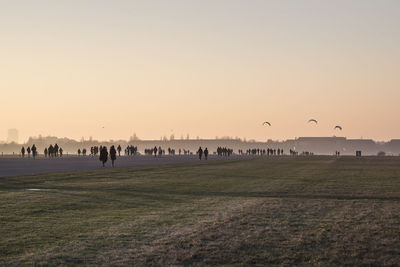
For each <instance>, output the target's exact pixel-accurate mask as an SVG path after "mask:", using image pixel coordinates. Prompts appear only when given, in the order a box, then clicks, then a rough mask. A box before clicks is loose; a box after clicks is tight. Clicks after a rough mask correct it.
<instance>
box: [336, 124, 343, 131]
mask: <svg viewBox="0 0 400 267" xmlns="http://www.w3.org/2000/svg"><path fill="white" fill-rule="evenodd" d="M336 129H339V130H343V129H342V126H339V125H336V126H335V128H334V130H336Z"/></svg>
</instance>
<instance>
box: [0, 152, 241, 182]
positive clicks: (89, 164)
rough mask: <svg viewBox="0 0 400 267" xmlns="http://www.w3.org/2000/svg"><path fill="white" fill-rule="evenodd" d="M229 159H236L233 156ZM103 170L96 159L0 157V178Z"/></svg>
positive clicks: (140, 160) (123, 160)
mask: <svg viewBox="0 0 400 267" xmlns="http://www.w3.org/2000/svg"><path fill="white" fill-rule="evenodd" d="M230 158H238V156H233V157H230ZM218 159H226V158H225V157H218V156H214V155H212V156H209V160H218ZM196 161H198V158H197V156H194V155H193V156H163V157H161V158H154V157H152V156H134V157H125V156H122V157H118V158H117V160H116V162H115V166H116V167H127V166H143V165H153V164H171V163H185V162H196ZM106 167H107V168H110V167H111V161H110V160H108V161H107V163H106ZM101 168H103V167H102V165H101V162H100V161H99V159H98V157H97V156H96V157H91V156H86V157H82V156H81V157H77V156H69V157H68V156H67V157H62V158H42V157H39V158H36V159H33V158H26V157H25V158H17V157H0V177H9V176H24V175H34V174H41V173H50V172H63V171H79V170H95V169H101Z"/></svg>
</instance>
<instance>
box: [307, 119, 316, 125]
mask: <svg viewBox="0 0 400 267" xmlns="http://www.w3.org/2000/svg"><path fill="white" fill-rule="evenodd" d="M308 122H315V124H318V121H317V120H314V119H311V120H309V121H308Z"/></svg>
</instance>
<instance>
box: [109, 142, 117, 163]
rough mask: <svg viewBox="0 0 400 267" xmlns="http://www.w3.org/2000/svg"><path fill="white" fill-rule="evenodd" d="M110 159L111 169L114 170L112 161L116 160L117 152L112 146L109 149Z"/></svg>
mask: <svg viewBox="0 0 400 267" xmlns="http://www.w3.org/2000/svg"><path fill="white" fill-rule="evenodd" d="M110 158H111V164H112V167H113V168H114V161H115V160H116V159H117V151H116V150H115V147H114V146H111V147H110Z"/></svg>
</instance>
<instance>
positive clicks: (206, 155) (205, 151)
mask: <svg viewBox="0 0 400 267" xmlns="http://www.w3.org/2000/svg"><path fill="white" fill-rule="evenodd" d="M207 157H208V149H207V148H206V149H204V159H205V160H207Z"/></svg>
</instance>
